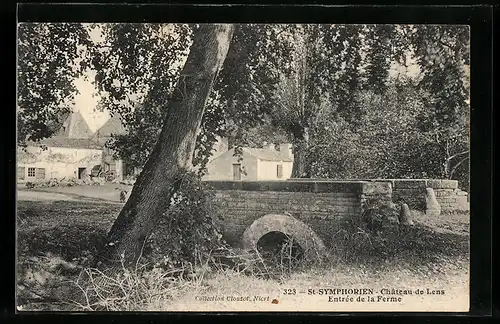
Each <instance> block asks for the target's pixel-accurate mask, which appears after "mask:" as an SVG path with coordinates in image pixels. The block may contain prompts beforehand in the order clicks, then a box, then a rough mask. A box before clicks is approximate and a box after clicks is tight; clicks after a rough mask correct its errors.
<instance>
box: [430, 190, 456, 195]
mask: <svg viewBox="0 0 500 324" xmlns="http://www.w3.org/2000/svg"><path fill="white" fill-rule="evenodd" d="M434 193H435V194H436V197H444V196H453V195H456V192H455V190H454V189H435V188H434Z"/></svg>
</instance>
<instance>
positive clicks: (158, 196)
mask: <svg viewBox="0 0 500 324" xmlns="http://www.w3.org/2000/svg"><path fill="white" fill-rule="evenodd" d="M233 29H234V27H233V26H232V25H228V24H206V25H201V26H200V27H199V29H198V30H197V31H196V32H195V33H194V39H193V44H192V46H191V50H190V53H189V56H188V58H187V60H186V63H185V65H184V68H183V70H182V71H181V74H180V78H179V81H178V82H177V85H176V88H175V90H174V93H173V98H172V99H171V100H170V101H169V102H168V107H167V112H166V116H165V119H164V122H163V128H162V130H161V133H160V136H159V139H158V142H157V143H156V145H155V147H154V149H153V151H152V152H151V155H150V156H149V159H148V161H147V162H146V164H145V166H144V168H143V170H142V172H141V174H140V175H139V177H138V178H137V181H136V183H135V185H134V188H133V190H132V193H131V195H130V198H129V199H128V201H127V202H126V204H125V206H124V207H123V209H122V210H121V212H120V214H119V215H118V218H117V219H116V221H115V223H114V224H113V226H112V228H111V230H110V232H109V234H108V237H107V242H106V245H105V246H104V247H103V249H102V250H101V253H100V254H99V255H98V260H99V264H98V266H99V268H114V267H116V266H117V265H121V264H124V265H125V266H126V267H130V266H131V265H134V264H136V263H137V261H138V259H139V258H140V255H141V253H142V248H143V245H144V244H145V242H146V240H147V239H148V237H149V236H150V235H151V233H152V230H153V228H154V227H155V225H156V224H157V223H158V221H159V220H160V219H161V217H162V216H163V215H164V213H165V212H166V211H167V209H168V207H169V205H170V199H171V197H172V195H173V194H174V193H175V192H176V190H177V189H178V188H179V186H180V182H181V180H182V176H183V174H184V173H185V172H186V171H187V170H189V169H190V168H191V167H192V157H193V151H194V147H195V142H196V136H197V133H198V130H199V127H200V123H201V119H202V116H203V112H204V109H205V104H206V101H207V98H208V96H209V94H210V91H211V90H212V86H213V83H214V80H215V78H216V76H217V73H218V71H219V70H220V68H221V66H222V64H223V62H224V59H225V57H226V54H227V51H228V48H229V44H230V42H231V38H232V34H233ZM165 234H166V235H168V234H167V233H165Z"/></svg>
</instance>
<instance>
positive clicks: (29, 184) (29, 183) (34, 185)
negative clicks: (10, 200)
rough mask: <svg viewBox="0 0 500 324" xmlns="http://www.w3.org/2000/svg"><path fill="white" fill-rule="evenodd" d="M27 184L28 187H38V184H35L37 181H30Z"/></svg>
mask: <svg viewBox="0 0 500 324" xmlns="http://www.w3.org/2000/svg"><path fill="white" fill-rule="evenodd" d="M25 186H26V188H28V189H33V188H35V187H36V184H35V183H33V182H30V181H28V182H26V184H25Z"/></svg>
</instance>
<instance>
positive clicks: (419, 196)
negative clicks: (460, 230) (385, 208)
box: [389, 179, 469, 213]
mask: <svg viewBox="0 0 500 324" xmlns="http://www.w3.org/2000/svg"><path fill="white" fill-rule="evenodd" d="M389 181H390V182H391V183H392V187H393V192H392V196H393V197H392V199H393V201H397V200H398V199H399V198H403V199H404V200H405V201H406V202H407V203H408V206H409V207H410V209H415V210H421V211H425V210H426V199H425V197H426V188H432V189H433V190H434V193H435V195H436V200H437V202H438V203H439V205H440V207H441V212H445V213H446V212H452V211H457V210H468V209H469V206H468V205H469V204H468V201H467V192H465V191H462V190H460V189H458V181H457V180H439V179H412V180H405V179H390V180H389Z"/></svg>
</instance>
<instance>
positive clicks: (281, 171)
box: [276, 164, 283, 179]
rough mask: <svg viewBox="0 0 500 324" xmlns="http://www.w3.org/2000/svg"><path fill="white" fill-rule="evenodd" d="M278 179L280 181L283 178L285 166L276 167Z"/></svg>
mask: <svg viewBox="0 0 500 324" xmlns="http://www.w3.org/2000/svg"><path fill="white" fill-rule="evenodd" d="M276 177H277V178H278V179H281V178H283V164H278V165H277V166H276Z"/></svg>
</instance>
